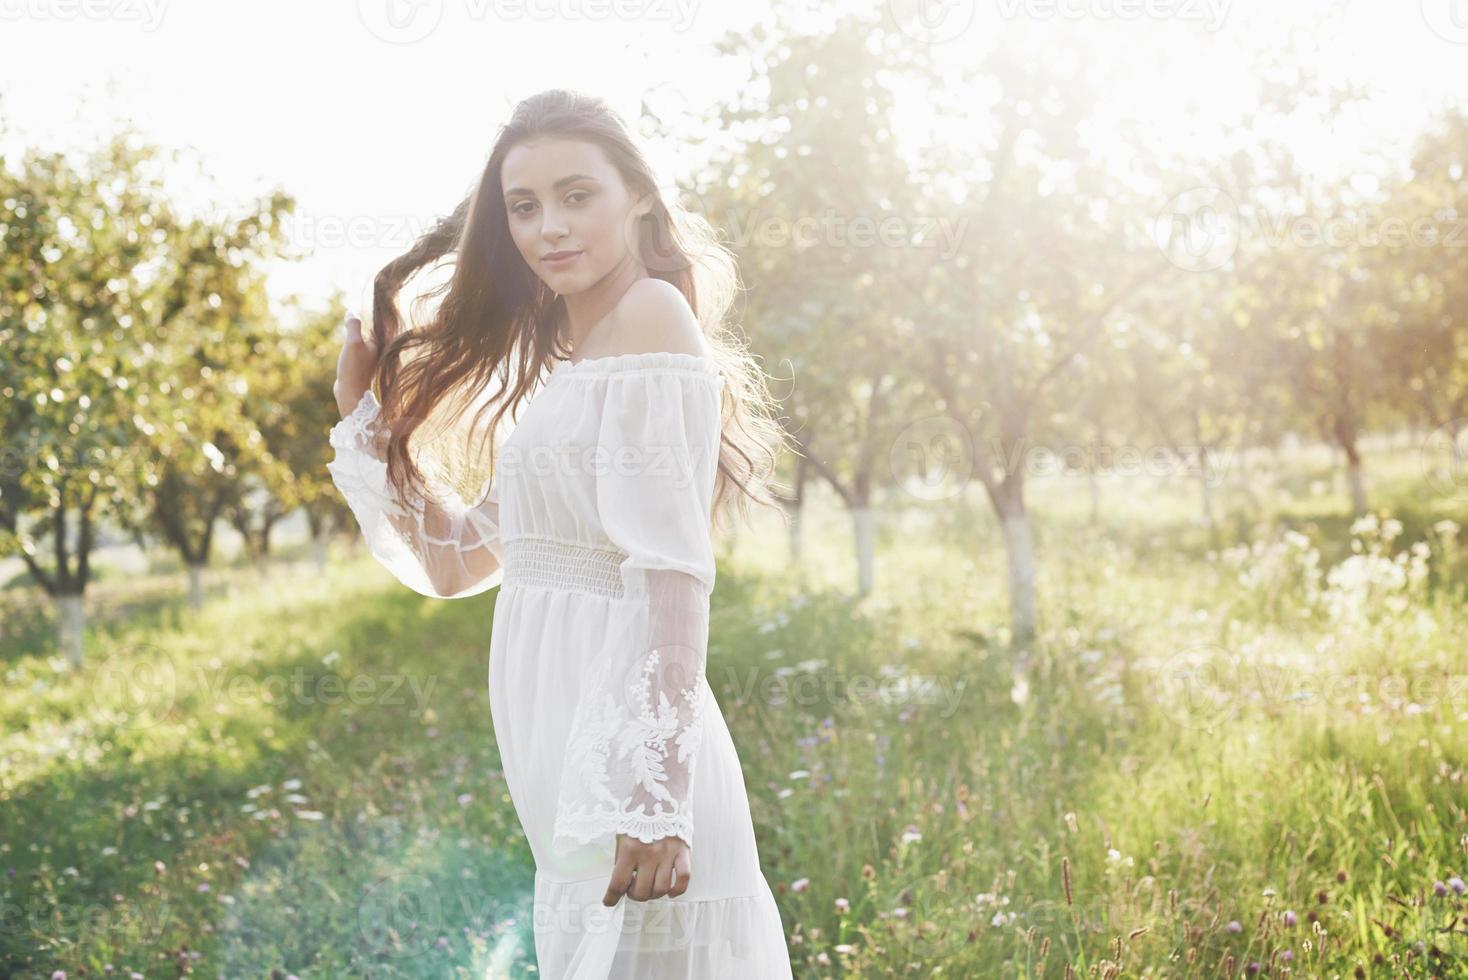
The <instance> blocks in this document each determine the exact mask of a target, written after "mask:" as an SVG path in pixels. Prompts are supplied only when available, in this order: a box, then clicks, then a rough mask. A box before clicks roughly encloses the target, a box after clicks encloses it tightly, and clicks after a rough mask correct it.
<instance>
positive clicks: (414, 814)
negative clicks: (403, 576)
mask: <svg viewBox="0 0 1468 980" xmlns="http://www.w3.org/2000/svg"><path fill="white" fill-rule="evenodd" d="M1285 462H1286V464H1287V465H1288V469H1287V470H1286V472H1284V473H1283V474H1281V475H1280V476H1279V478H1278V479H1274V480H1271V481H1269V482H1268V483H1267V484H1266V483H1261V484H1260V485H1258V486H1254V487H1251V489H1250V491H1248V492H1243V491H1239V492H1220V495H1219V496H1218V498H1217V500H1218V513H1219V517H1220V527H1219V538H1218V539H1215V538H1214V536H1213V535H1210V533H1209V532H1208V531H1207V529H1205V528H1204V527H1202V526H1200V523H1199V520H1198V511H1199V507H1198V501H1197V496H1198V495H1197V487H1196V486H1195V485H1194V484H1193V483H1191V482H1190V481H1187V480H1185V479H1182V478H1171V479H1151V478H1147V477H1144V476H1138V477H1132V478H1130V479H1127V480H1122V481H1105V482H1103V484H1102V486H1101V497H1100V506H1099V511H1098V517H1097V519H1096V520H1093V519H1092V517H1091V514H1090V503H1089V496H1088V493H1087V488H1086V485H1085V483H1084V481H1082V480H1078V479H1074V478H1061V477H1055V478H1051V479H1045V480H1037V481H1036V482H1035V485H1034V490H1033V494H1032V513H1033V515H1034V525H1035V533H1036V548H1037V552H1038V555H1039V558H1040V596H1041V601H1042V605H1041V610H1042V626H1043V629H1042V632H1041V635H1040V637H1039V638H1038V640H1037V641H1036V642H1034V643H1033V644H1030V645H1028V646H1027V647H1025V648H1023V649H1020V648H1016V647H1015V645H1014V644H1012V643H1011V642H1010V638H1009V635H1008V631H1007V628H1006V625H1005V624H1006V623H1007V621H1008V611H1007V599H1006V595H1005V586H1004V583H1005V560H1004V553H1003V549H1002V545H1001V542H1000V537H999V532H998V529H997V527H996V526H995V523H994V521H993V518H992V515H991V514H990V512H989V510H988V508H987V504H986V502H985V501H984V500H983V499H982V495H981V494H980V493H979V492H978V490H977V488H972V490H971V492H970V493H969V494H967V495H965V496H964V497H962V498H961V499H953V500H945V501H940V502H931V501H920V500H916V499H907V498H903V497H900V496H898V497H894V498H892V499H890V500H889V502H888V506H887V507H885V508H884V510H883V511H882V514H881V518H880V520H879V527H880V539H879V546H878V556H879V557H878V565H877V588H876V589H875V590H874V591H873V592H872V593H871V594H869V595H867V596H864V597H856V596H853V595H852V594H851V588H850V583H851V581H852V579H853V573H852V570H851V559H850V543H849V542H850V533H849V518H848V516H847V515H846V514H844V513H843V512H842V511H840V510H839V509H838V508H837V507H836V506H835V505H834V503H833V502H832V501H831V500H829V499H826V498H823V497H820V496H817V497H816V499H815V501H814V502H813V504H812V505H811V507H810V513H809V514H808V519H807V522H806V537H805V549H804V560H803V562H802V563H801V564H800V565H799V566H795V567H792V566H791V565H790V563H789V562H788V561H787V555H786V551H785V547H784V545H785V541H784V537H783V531H781V530H780V529H779V528H778V527H777V526H776V525H774V524H772V523H764V524H761V525H760V526H759V527H757V528H755V529H753V530H750V531H748V532H746V533H743V534H741V535H739V536H738V538H737V539H736V540H734V541H732V542H729V543H728V545H727V546H726V547H725V548H724V549H723V553H722V554H721V559H720V567H719V581H718V587H717V589H716V591H715V593H714V612H713V623H712V628H711V640H710V667H709V679H710V683H711V685H712V687H713V690H714V692H715V695H716V697H717V699H718V702H719V704H720V706H721V708H722V710H723V712H724V714H725V716H726V718H727V720H728V723H729V727H730V729H731V731H732V732H733V735H734V739H735V741H736V743H737V745H738V746H739V750H740V755H741V760H742V762H743V764H744V767H745V780H746V784H747V786H748V789H749V793H750V798H751V805H752V807H753V815H754V820H755V827H756V832H757V835H758V840H759V846H760V853H761V857H762V862H763V866H764V870H765V874H766V877H767V878H768V880H769V881H770V884H771V887H772V888H773V890H774V891H775V893H776V897H777V899H778V901H779V903H780V907H781V913H782V917H783V919H784V922H785V926H786V932H787V936H788V939H789V943H790V950H791V956H792V962H793V964H794V966H795V970H796V975H797V976H800V977H811V978H817V977H845V976H853V977H909V976H943V977H1005V978H1009V977H1015V978H1038V977H1068V976H1076V977H1150V978H1159V980H1160V978H1165V977H1171V978H1184V977H1187V978H1191V977H1235V976H1270V977H1281V976H1295V977H1462V976H1468V898H1465V896H1464V894H1463V892H1464V884H1463V877H1464V875H1465V873H1468V812H1465V806H1468V792H1465V779H1464V769H1465V764H1468V761H1465V755H1468V751H1465V750H1468V740H1465V736H1464V731H1465V723H1468V663H1465V656H1464V651H1465V649H1468V624H1465V621H1464V599H1465V587H1468V558H1465V555H1464V545H1463V542H1462V541H1461V536H1462V535H1461V532H1460V528H1461V527H1462V526H1463V525H1465V524H1468V493H1464V492H1463V490H1464V488H1463V487H1461V486H1458V487H1454V486H1453V485H1451V484H1448V485H1444V484H1443V483H1442V481H1440V480H1439V481H1434V480H1431V479H1429V478H1427V477H1426V476H1425V475H1424V474H1423V473H1422V472H1421V468H1420V467H1419V465H1418V462H1419V460H1418V457H1417V456H1416V454H1415V453H1414V452H1413V451H1412V450H1411V448H1410V446H1399V447H1397V448H1395V449H1382V450H1381V451H1380V452H1379V453H1377V455H1375V456H1374V457H1371V458H1370V461H1369V466H1370V470H1369V472H1370V473H1371V476H1372V480H1373V484H1372V493H1373V505H1374V507H1375V513H1374V514H1373V515H1369V516H1367V517H1365V518H1362V519H1359V520H1352V519H1351V518H1350V516H1349V515H1348V513H1347V512H1346V507H1345V503H1344V501H1345V496H1344V491H1343V481H1342V480H1341V478H1340V476H1339V474H1338V472H1337V471H1336V470H1334V469H1333V467H1332V462H1331V460H1329V459H1328V458H1325V457H1324V456H1323V455H1322V456H1321V457H1320V458H1314V457H1309V456H1306V455H1302V456H1300V457H1299V458H1291V459H1287V460H1286V461H1285ZM345 544H346V543H345V542H340V543H339V544H338V547H337V548H336V549H335V557H334V560H333V562H332V563H331V565H330V566H329V567H328V569H327V570H326V572H325V573H324V574H323V573H321V572H320V571H318V570H317V569H315V568H314V567H313V566H311V564H310V563H309V562H307V561H306V560H304V557H303V556H292V555H291V554H290V553H289V552H287V553H286V554H285V555H283V556H282V558H281V560H279V561H278V562H277V564H276V565H274V566H272V568H271V570H270V574H269V575H268V577H266V578H265V579H263V580H261V579H257V578H254V577H250V576H244V577H239V578H237V579H231V580H230V584H229V587H228V588H221V589H219V590H217V591H216V592H214V593H213V594H211V596H210V598H209V600H208V602H207V603H206V605H205V606H204V608H203V609H202V610H200V611H198V612H191V611H189V610H187V608H186V607H185V606H184V604H183V602H182V596H181V591H182V590H181V589H180V598H179V601H178V602H176V603H167V602H157V603H150V604H144V605H140V606H139V608H138V609H137V610H136V611H135V612H133V613H132V614H130V615H128V616H125V617H117V618H113V619H110V620H107V619H98V620H96V621H94V628H93V631H92V633H91V634H90V635H89V637H88V658H89V660H88V663H87V665H86V667H85V668H84V669H83V670H82V671H81V672H80V673H70V672H67V671H66V670H65V669H64V664H63V663H62V661H61V660H60V658H57V657H55V656H52V655H50V654H48V653H47V652H46V651H45V650H44V649H36V645H35V644H34V643H30V642H23V641H22V640H21V639H16V638H13V637H12V638H9V639H7V644H8V645H7V647H6V648H3V649H0V664H3V669H4V671H5V685H4V688H3V690H0V733H3V739H4V747H3V751H0V759H3V767H0V868H3V870H4V877H3V879H0V897H3V913H4V928H3V930H0V974H4V975H7V976H25V977H31V976H39V977H52V976H64V977H67V978H76V977H82V976H86V977H106V976H116V977H132V976H140V977H147V978H153V977H175V976H185V975H199V976H209V977H214V976H220V977H229V978H234V977H281V978H288V977H292V976H294V977H298V978H308V977H338V976H365V977H377V978H389V977H520V976H534V968H533V963H534V956H533V943H532V940H531V922H532V916H533V914H534V910H533V908H532V907H531V887H532V874H533V865H532V863H531V860H530V856H529V852H528V850H527V848H526V846H525V841H524V837H523V835H522V833H521V831H520V827H519V824H518V821H517V819H516V817H515V813H514V810H513V809H512V807H511V804H510V799H509V796H508V793H507V791H506V788H505V784H504V781H503V778H502V775H501V773H500V770H499V759H498V754H497V751H496V747H495V744H494V739H493V732H492V729H491V726H490V718H489V708H488V696H487V690H486V671H487V652H488V644H489V639H488V623H489V619H490V615H491V613H492V608H493V603H494V601H495V593H494V592H490V593H488V594H486V595H484V596H480V597H476V598H473V599H468V600H460V601H452V602H444V601H434V600H428V599H423V598H420V597H419V596H417V595H415V594H413V593H411V592H410V591H408V590H406V589H404V588H403V587H401V586H399V585H398V584H397V583H396V582H395V581H394V580H392V579H391V578H390V577H389V576H388V575H387V573H386V572H385V571H383V570H382V569H381V568H380V567H378V566H377V565H376V563H375V562H373V561H372V560H371V559H370V557H368V556H366V555H365V553H364V552H362V551H361V550H360V549H351V548H348V547H346V546H345ZM694 860H695V867H696V861H697V852H696V851H695V857H694Z"/></svg>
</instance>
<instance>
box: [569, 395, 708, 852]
mask: <svg viewBox="0 0 1468 980" xmlns="http://www.w3.org/2000/svg"><path fill="white" fill-rule="evenodd" d="M599 383H604V384H605V385H606V392H605V400H604V407H603V414H602V418H601V421H600V433H599V438H598V446H597V449H598V452H597V454H596V461H595V467H596V505H597V511H598V514H599V517H600V519H601V522H602V525H603V528H604V530H605V533H606V535H607V537H608V538H609V539H610V540H611V541H612V543H613V544H614V545H615V546H616V547H617V548H618V549H620V550H622V551H624V552H626V554H627V557H626V558H625V559H623V561H622V563H621V576H622V582H623V589H624V597H623V598H621V599H617V600H614V601H613V603H612V606H613V608H612V612H611V627H610V628H609V629H608V630H607V635H606V639H605V640H604V641H603V642H604V644H605V645H604V649H603V650H602V651H601V653H600V655H599V656H598V658H597V662H598V663H600V664H603V665H604V666H603V668H602V672H601V673H600V675H599V676H597V677H595V678H589V679H588V682H587V684H586V686H585V689H584V691H583V694H582V697H581V699H580V704H579V706H578V709H577V713H576V716H575V721H574V722H573V731H572V733H571V735H570V737H569V741H568V748H567V755H566V765H565V767H564V768H563V774H564V775H563V784H562V787H561V796H560V801H559V805H558V808H557V814H556V827H555V836H556V837H557V838H563V839H566V840H570V841H575V842H579V843H581V844H585V843H588V842H592V841H597V842H602V843H608V842H610V843H614V842H615V836H616V835H617V834H627V835H629V836H632V837H636V838H637V839H639V840H642V841H646V842H652V841H656V840H659V839H662V838H664V837H670V836H677V837H681V838H683V839H684V840H685V841H687V842H688V844H689V845H690V846H691V845H692V844H693V809H692V790H693V777H694V767H695V763H696V762H697V760H698V750H699V743H700V741H701V740H702V737H703V714H704V707H705V705H706V703H707V701H708V699H709V698H710V697H711V696H712V695H711V694H710V693H709V690H708V684H707V680H706V677H705V673H706V659H707V652H708V631H709V593H710V592H711V591H712V590H713V587H714V555H713V542H712V540H711V537H710V510H711V506H712V498H713V487H714V479H715V476H716V474H717V470H718V448H719V434H720V398H719V391H720V387H721V384H722V378H721V376H720V375H719V374H717V372H716V369H712V368H711V369H710V370H709V371H688V370H670V371H647V370H638V371H630V370H629V371H622V372H614V373H611V374H609V375H608V376H607V377H606V378H604V379H601V381H600V382H599Z"/></svg>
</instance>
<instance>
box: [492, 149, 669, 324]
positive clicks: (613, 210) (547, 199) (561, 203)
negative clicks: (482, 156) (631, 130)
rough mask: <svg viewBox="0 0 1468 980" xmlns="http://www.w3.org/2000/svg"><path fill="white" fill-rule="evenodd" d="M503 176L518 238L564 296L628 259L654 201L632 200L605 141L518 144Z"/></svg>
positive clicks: (534, 264)
mask: <svg viewBox="0 0 1468 980" xmlns="http://www.w3.org/2000/svg"><path fill="white" fill-rule="evenodd" d="M500 181H501V185H502V186H503V187H504V193H505V212H506V214H505V218H506V220H507V221H508V222H509V225H510V236H511V237H512V238H513V239H514V241H515V246H516V247H517V248H518V249H519V250H520V255H521V257H522V258H524V259H525V263H526V264H527V265H528V266H530V268H531V269H533V270H535V274H536V275H538V276H539V277H540V278H541V279H542V280H543V281H544V282H545V284H546V285H548V286H550V288H551V289H553V290H555V291H556V292H557V293H559V294H561V295H562V296H567V295H570V294H573V293H578V292H580V291H581V290H583V289H587V288H590V287H591V286H593V285H595V284H596V283H597V282H599V281H600V280H601V279H602V278H603V277H604V276H606V275H607V274H608V273H610V272H611V271H612V270H613V269H615V268H617V266H618V265H619V264H621V263H623V262H625V261H626V260H627V258H628V256H629V255H630V254H631V253H632V244H633V243H634V242H636V240H637V239H636V228H637V218H638V217H639V216H640V215H641V214H644V213H646V212H647V211H648V210H649V208H650V206H651V205H650V202H643V203H641V204H638V203H637V202H635V201H634V200H633V199H632V194H631V192H630V191H629V190H628V188H627V186H626V184H624V183H623V181H622V176H621V174H619V173H618V172H617V170H616V168H615V167H613V166H612V165H611V163H610V161H608V160H607V159H606V157H605V156H604V155H603V153H602V150H601V148H600V147H599V146H597V145H595V144H593V143H586V142H583V141H581V140H570V139H561V138H559V137H547V138H545V139H539V140H534V141H530V142H524V143H517V144H515V145H514V146H513V147H511V148H510V151H509V152H508V153H507V154H505V161H504V165H503V166H502V167H501V170H500ZM560 256H564V258H560Z"/></svg>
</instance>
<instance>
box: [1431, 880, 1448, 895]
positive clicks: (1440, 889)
mask: <svg viewBox="0 0 1468 980" xmlns="http://www.w3.org/2000/svg"><path fill="white" fill-rule="evenodd" d="M1432 893H1433V894H1434V895H1436V896H1437V897H1438V898H1447V897H1448V886H1447V885H1444V884H1443V883H1442V882H1440V881H1434V882H1433V883H1432Z"/></svg>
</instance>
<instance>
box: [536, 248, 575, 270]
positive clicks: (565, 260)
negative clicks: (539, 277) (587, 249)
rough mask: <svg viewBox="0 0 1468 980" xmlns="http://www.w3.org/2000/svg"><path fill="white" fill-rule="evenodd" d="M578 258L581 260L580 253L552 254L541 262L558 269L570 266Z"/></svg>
mask: <svg viewBox="0 0 1468 980" xmlns="http://www.w3.org/2000/svg"><path fill="white" fill-rule="evenodd" d="M579 258H581V253H580V252H552V253H551V254H550V255H547V256H546V257H545V258H543V259H541V261H542V262H544V263H545V264H546V265H550V266H556V267H560V266H563V265H570V264H571V263H572V262H575V261H576V260H577V259H579Z"/></svg>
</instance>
